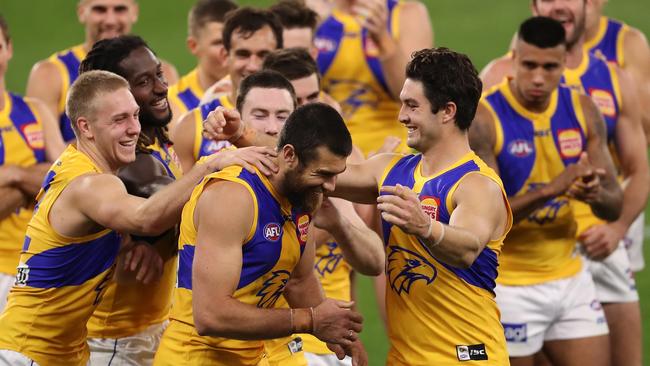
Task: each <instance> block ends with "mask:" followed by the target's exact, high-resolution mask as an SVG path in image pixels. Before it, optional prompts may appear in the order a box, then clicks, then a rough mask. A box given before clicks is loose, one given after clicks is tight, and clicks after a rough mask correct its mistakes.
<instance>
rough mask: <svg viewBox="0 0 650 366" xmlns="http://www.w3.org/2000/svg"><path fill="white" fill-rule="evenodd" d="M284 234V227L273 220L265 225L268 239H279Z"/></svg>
mask: <svg viewBox="0 0 650 366" xmlns="http://www.w3.org/2000/svg"><path fill="white" fill-rule="evenodd" d="M281 235H282V227H281V226H280V225H278V224H277V223H275V222H271V223H268V224H266V226H264V238H266V240H268V241H278V239H280V236H281Z"/></svg>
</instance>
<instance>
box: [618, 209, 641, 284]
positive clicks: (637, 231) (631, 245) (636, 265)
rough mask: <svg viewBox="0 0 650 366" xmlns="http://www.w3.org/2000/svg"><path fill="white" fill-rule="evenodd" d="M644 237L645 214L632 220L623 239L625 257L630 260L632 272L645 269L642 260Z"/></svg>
mask: <svg viewBox="0 0 650 366" xmlns="http://www.w3.org/2000/svg"><path fill="white" fill-rule="evenodd" d="M644 236H645V213H644V212H641V215H639V217H637V218H636V220H634V222H633V223H632V225H630V228H629V229H628V230H627V233H626V234H625V238H623V242H624V243H625V249H627V255H628V258H629V259H630V267H631V268H632V272H639V271H641V270H642V269H643V268H644V267H645V260H644V259H643V237H644Z"/></svg>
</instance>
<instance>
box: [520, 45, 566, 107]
mask: <svg viewBox="0 0 650 366" xmlns="http://www.w3.org/2000/svg"><path fill="white" fill-rule="evenodd" d="M565 59H566V47H565V46H564V45H558V46H555V47H551V48H539V47H536V46H534V45H531V44H528V43H526V42H524V41H523V40H521V39H518V40H517V42H516V43H515V49H514V53H513V73H514V79H513V85H514V89H515V95H518V96H519V97H520V98H521V99H523V102H525V103H526V104H529V105H531V106H538V107H541V106H544V105H545V104H546V103H547V102H548V100H549V98H550V95H551V93H552V92H553V90H555V89H556V88H557V87H558V85H559V84H560V79H561V77H562V72H563V71H564V64H565Z"/></svg>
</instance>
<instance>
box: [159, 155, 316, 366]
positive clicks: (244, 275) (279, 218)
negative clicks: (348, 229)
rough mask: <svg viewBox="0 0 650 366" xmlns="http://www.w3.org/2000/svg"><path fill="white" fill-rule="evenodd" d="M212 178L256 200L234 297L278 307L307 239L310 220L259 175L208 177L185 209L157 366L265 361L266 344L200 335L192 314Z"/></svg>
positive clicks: (235, 171)
mask: <svg viewBox="0 0 650 366" xmlns="http://www.w3.org/2000/svg"><path fill="white" fill-rule="evenodd" d="M214 180H225V181H230V182H235V183H237V184H241V185H242V186H244V187H245V188H246V189H247V190H248V191H249V192H250V194H251V196H252V198H253V203H254V204H253V210H254V216H253V217H254V221H253V224H252V226H251V228H250V231H249V233H248V236H247V238H246V241H245V242H244V243H243V245H242V259H243V261H242V269H241V275H240V279H239V283H238V284H237V289H236V290H235V292H234V293H233V295H232V296H233V298H235V299H237V300H238V301H241V302H243V303H245V304H250V305H254V306H257V307H260V308H274V307H278V304H276V302H277V301H278V299H279V298H280V296H281V295H282V292H283V291H284V286H285V284H286V283H287V281H288V279H289V277H290V275H291V272H292V271H293V269H294V268H295V267H296V265H297V264H298V262H299V260H300V258H301V256H302V253H303V250H304V247H305V244H306V240H307V231H308V227H309V221H310V216H309V214H307V213H303V212H299V211H297V210H296V209H294V208H293V207H292V206H291V205H290V203H289V202H288V200H287V199H286V198H284V197H282V196H280V195H279V194H278V193H277V192H276V191H275V189H274V188H273V186H272V185H271V183H270V182H269V181H268V180H267V179H266V177H264V175H263V174H262V173H260V172H257V174H252V173H250V172H248V171H247V170H245V169H243V168H242V167H239V166H232V167H228V168H226V169H224V170H222V171H220V172H216V173H212V174H210V175H208V176H206V177H205V178H204V179H203V181H201V183H200V184H199V185H197V187H196V188H194V191H193V192H192V195H191V197H190V200H189V201H188V203H187V204H186V205H185V207H184V208H183V213H182V217H181V235H180V239H179V245H178V246H179V267H178V285H177V289H176V291H175V293H174V299H173V306H172V311H171V316H170V318H171V322H170V324H169V327H168V328H167V330H166V331H165V333H164V335H163V338H162V340H161V344H160V348H159V350H158V353H157V354H156V359H155V361H154V364H155V365H203V364H210V365H224V366H226V365H228V366H229V365H257V364H258V363H259V362H261V361H262V360H263V359H264V362H267V360H266V357H265V353H264V352H265V346H264V342H263V341H243V340H235V339H226V338H220V337H206V336H200V335H198V333H197V332H196V329H195V327H194V319H193V315H192V262H193V260H194V253H195V243H196V234H197V229H196V227H195V226H194V210H195V207H196V204H197V202H198V199H199V197H200V195H201V193H202V192H203V190H204V189H205V187H206V185H207V184H208V183H210V182H212V181H214Z"/></svg>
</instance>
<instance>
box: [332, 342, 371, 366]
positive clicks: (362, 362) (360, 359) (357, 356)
mask: <svg viewBox="0 0 650 366" xmlns="http://www.w3.org/2000/svg"><path fill="white" fill-rule="evenodd" d="M326 345H327V348H329V349H330V350H331V351H332V352H334V353H335V354H336V358H338V359H339V360H342V359H344V358H345V356H346V355H347V356H350V357H351V358H352V366H366V365H368V353H367V352H366V348H365V347H364V346H363V343H361V340H359V339H357V340H356V341H354V342H352V344H350V345H349V346H346V347H343V346H341V345H339V344H335V343H326Z"/></svg>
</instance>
